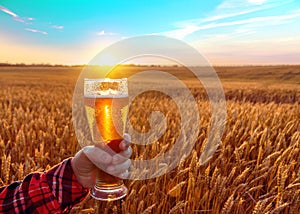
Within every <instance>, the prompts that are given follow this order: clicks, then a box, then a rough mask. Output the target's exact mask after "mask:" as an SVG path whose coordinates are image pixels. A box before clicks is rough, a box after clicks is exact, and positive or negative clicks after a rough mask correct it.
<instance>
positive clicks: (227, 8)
mask: <svg viewBox="0 0 300 214" xmlns="http://www.w3.org/2000/svg"><path fill="white" fill-rule="evenodd" d="M291 2H293V0H286V1H279V0H268V1H267V0H248V1H246V2H245V0H225V1H224V2H223V3H221V4H220V5H219V6H218V7H217V9H216V10H215V11H214V12H213V13H212V14H210V16H208V17H205V18H202V19H192V20H184V21H180V22H176V23H174V26H175V27H177V29H175V30H171V31H166V32H160V33H156V34H162V35H166V36H170V37H173V38H177V39H184V38H185V37H187V36H188V35H190V34H193V33H195V32H197V31H200V30H207V29H213V28H219V27H229V26H243V25H245V26H248V27H249V26H250V25H251V26H252V28H254V27H255V26H256V27H258V26H265V25H269V26H272V25H280V24H284V23H287V22H291V21H292V19H294V18H296V17H299V16H300V13H299V10H295V11H293V12H290V13H289V14H288V15H279V16H260V17H255V18H253V17H252V18H251V17H250V18H245V16H244V15H247V14H251V13H254V12H258V11H264V10H268V9H271V8H275V7H280V6H282V5H284V4H288V3H291ZM232 18H234V20H233V19H232ZM245 31H248V30H245Z"/></svg>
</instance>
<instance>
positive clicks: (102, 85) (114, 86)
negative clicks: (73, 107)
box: [84, 79, 128, 201]
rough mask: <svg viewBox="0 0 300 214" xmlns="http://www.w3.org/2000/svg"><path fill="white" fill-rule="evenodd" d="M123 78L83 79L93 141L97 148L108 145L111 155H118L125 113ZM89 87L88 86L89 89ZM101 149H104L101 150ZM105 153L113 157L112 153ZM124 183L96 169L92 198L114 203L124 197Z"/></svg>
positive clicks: (125, 88) (125, 98) (125, 191)
mask: <svg viewBox="0 0 300 214" xmlns="http://www.w3.org/2000/svg"><path fill="white" fill-rule="evenodd" d="M124 81H126V79H117V80H112V79H100V80H90V79H87V80H85V87H86V89H85V95H84V104H85V110H86V115H87V120H88V123H89V128H90V133H91V135H92V140H93V142H94V143H95V145H96V146H101V144H102V143H105V144H107V145H108V146H109V147H110V148H111V149H112V150H113V151H114V152H116V153H118V152H120V148H119V144H120V143H121V141H122V140H123V137H122V136H123V134H124V129H125V124H126V118H127V112H128V92H127V81H126V82H125V83H126V87H124V86H120V84H122V83H123V84H125V83H124ZM89 86H90V87H89ZM102 149H103V148H102ZM106 152H108V153H110V154H113V152H112V151H109V150H106ZM126 193H127V188H126V187H125V186H124V184H123V180H122V179H120V178H117V177H115V176H112V175H110V174H108V173H106V172H104V171H102V170H101V169H99V170H98V176H97V182H96V185H95V187H94V188H93V189H92V192H91V195H92V196H93V197H94V198H96V199H98V200H105V201H107V200H117V199H119V198H122V197H124V196H125V195H126Z"/></svg>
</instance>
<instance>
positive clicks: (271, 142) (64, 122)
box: [0, 66, 300, 214]
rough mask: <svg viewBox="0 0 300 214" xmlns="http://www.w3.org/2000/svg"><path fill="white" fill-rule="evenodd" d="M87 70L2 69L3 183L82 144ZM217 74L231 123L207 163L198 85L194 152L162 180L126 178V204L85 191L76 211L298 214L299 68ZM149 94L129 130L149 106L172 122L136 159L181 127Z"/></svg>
mask: <svg viewBox="0 0 300 214" xmlns="http://www.w3.org/2000/svg"><path fill="white" fill-rule="evenodd" d="M81 69H82V67H1V68H0V84H1V88H0V109H1V110H0V156H1V159H0V166H1V171H0V186H2V185H6V184H9V183H11V182H12V181H16V180H21V179H23V178H24V176H25V175H27V174H28V173H30V172H33V171H44V170H47V169H49V168H50V167H51V166H53V165H55V164H57V163H59V162H60V161H62V160H63V159H65V158H67V157H70V156H72V155H74V154H75V153H76V152H77V151H78V150H79V149H80V146H79V145H78V142H77V139H76V136H75V133H74V127H73V124H72V121H71V120H72V95H73V90H74V86H75V83H76V80H77V77H78V75H79V73H80V71H81ZM168 69H175V70H176V69H178V68H168ZM216 70H217V71H218V73H219V75H220V78H221V81H222V83H223V85H224V91H225V95H226V99H227V120H226V125H225V130H224V134H223V137H222V139H221V144H220V146H219V147H218V149H217V151H216V153H215V154H214V155H213V157H212V159H211V160H210V161H209V162H208V163H206V164H205V165H200V164H199V162H198V160H199V157H200V155H201V151H202V150H203V148H204V145H205V142H206V141H207V135H208V132H209V129H210V106H209V102H208V100H207V98H206V96H205V93H204V92H203V89H201V88H197V87H192V89H191V91H192V93H193V95H194V97H195V100H196V102H197V105H198V107H199V109H200V110H201V117H200V121H201V130H200V131H199V135H198V137H197V142H196V144H195V146H194V147H193V150H192V152H191V154H190V155H189V156H188V157H186V158H185V159H182V161H181V162H180V164H179V166H177V167H176V168H174V169H173V170H172V171H171V172H168V173H167V174H165V175H163V176H160V177H157V178H153V179H149V180H145V181H137V180H136V181H130V180H126V181H125V184H126V186H127V187H128V189H129V194H128V196H126V197H125V198H124V199H123V200H120V201H116V202H98V201H95V200H94V199H92V198H91V197H87V198H86V200H85V201H83V202H82V203H81V204H79V205H77V206H76V207H74V208H73V210H72V213H213V214H219V213H222V214H223V213H253V214H259V213H269V214H271V213H272V214H275V213H283V214H288V213H290V214H293V213H300V106H299V105H300V78H299V77H300V73H299V70H300V66H290V67H289V66H281V67H276V66H275V67H272V66H271V67H263V66H262V67H254V66H250V67H217V68H216ZM277 70H279V71H277ZM177 72H178V71H177ZM242 74H244V75H242ZM272 74H273V75H272ZM268 77H270V78H268ZM191 85H193V84H192V83H191ZM144 96H145V97H141V98H140V99H142V100H143V102H141V101H139V100H137V101H136V103H135V105H134V106H133V107H132V108H131V109H130V114H129V120H130V121H131V122H132V123H133V126H134V127H135V128H136V129H137V130H143V129H145V128H146V129H147V123H146V122H145V121H144V120H143V118H144V117H145V115H144V114H145V109H150V110H151V109H154V108H158V109H159V110H160V111H162V112H165V114H167V115H168V118H167V119H168V124H169V125H168V128H167V132H166V133H165V134H164V135H163V136H162V137H161V138H160V139H158V140H157V142H155V143H154V144H152V145H151V147H147V148H146V147H141V146H138V145H135V144H133V145H132V148H133V157H132V158H135V159H139V158H140V159H143V158H144V159H146V158H151V157H155V156H158V155H160V154H161V153H163V152H165V151H167V150H168V149H169V148H170V146H171V145H172V143H171V142H173V141H174V138H176V137H177V136H178V132H179V131H180V130H179V129H178V127H177V125H176V124H178V120H179V119H178V115H177V112H176V109H173V107H172V105H171V104H170V101H168V99H166V98H165V97H163V96H162V95H159V94H155V93H154V94H151V93H150V94H148V95H144ZM145 106H146V107H145ZM149 106H152V107H153V108H149ZM192 116H193V115H191V117H192ZM186 137H187V138H188V136H186Z"/></svg>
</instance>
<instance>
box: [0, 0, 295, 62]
mask: <svg viewBox="0 0 300 214" xmlns="http://www.w3.org/2000/svg"><path fill="white" fill-rule="evenodd" d="M299 26H300V1H299V0H211V1H201V0H187V1H182V0H160V1H159V0H151V1H150V0H144V1H137V0H132V1H124V0H123V1H121V0H119V1H113V0H111V1H108V0H107V1H102V0H89V1H83V0H51V1H50V0H43V1H41V0H26V1H17V0H0V47H1V49H0V62H10V63H22V62H24V63H53V64H86V63H88V62H89V61H90V60H91V59H92V58H93V57H94V56H95V55H96V54H97V53H98V52H99V51H101V50H102V49H103V48H104V47H106V46H108V45H110V44H112V43H114V42H117V41H120V40H122V39H124V38H128V37H132V36H140V35H146V34H157V35H165V36H169V37H173V38H177V39H180V40H183V41H185V42H187V43H188V44H190V45H192V46H193V47H195V48H196V49H197V50H199V51H200V53H202V54H203V55H204V56H205V57H206V58H207V59H208V60H209V61H210V62H211V63H212V64H217V65H235V64H239V65H240V64H300V49H299V47H300V28H299Z"/></svg>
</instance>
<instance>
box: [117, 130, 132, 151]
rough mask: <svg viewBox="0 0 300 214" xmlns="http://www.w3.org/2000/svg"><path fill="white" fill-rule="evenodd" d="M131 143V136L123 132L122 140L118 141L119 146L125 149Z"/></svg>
mask: <svg viewBox="0 0 300 214" xmlns="http://www.w3.org/2000/svg"><path fill="white" fill-rule="evenodd" d="M130 143H131V137H130V135H129V134H127V133H125V134H124V140H123V141H122V142H121V143H120V145H119V147H120V149H121V150H126V149H127V148H128V147H129V146H130Z"/></svg>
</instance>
